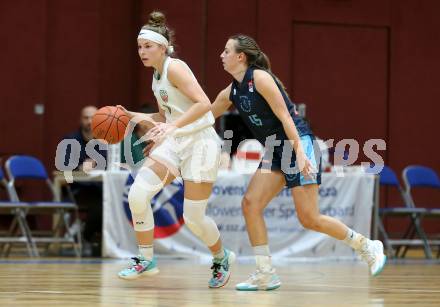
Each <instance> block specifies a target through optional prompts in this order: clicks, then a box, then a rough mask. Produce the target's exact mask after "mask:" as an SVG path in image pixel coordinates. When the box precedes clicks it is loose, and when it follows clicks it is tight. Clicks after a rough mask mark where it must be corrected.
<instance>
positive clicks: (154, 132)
mask: <svg viewBox="0 0 440 307" xmlns="http://www.w3.org/2000/svg"><path fill="white" fill-rule="evenodd" d="M176 129H177V127H176V126H175V125H174V124H171V123H157V125H156V126H155V127H154V128H151V129H150V130H149V131H148V133H147V136H148V139H150V140H151V141H153V142H154V143H156V144H158V143H160V142H162V141H163V140H164V139H165V138H166V137H167V136H169V135H172V134H173V132H174V131H175V130H176Z"/></svg>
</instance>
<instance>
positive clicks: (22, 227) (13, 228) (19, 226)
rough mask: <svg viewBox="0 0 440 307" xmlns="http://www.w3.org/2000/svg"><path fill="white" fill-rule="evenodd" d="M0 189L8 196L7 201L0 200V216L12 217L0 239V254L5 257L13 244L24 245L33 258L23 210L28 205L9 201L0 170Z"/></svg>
mask: <svg viewBox="0 0 440 307" xmlns="http://www.w3.org/2000/svg"><path fill="white" fill-rule="evenodd" d="M0 187H3V188H4V189H5V190H6V193H7V196H8V199H7V200H0V214H2V215H8V216H12V220H11V222H10V224H9V227H8V230H7V232H6V234H5V235H4V236H1V237H0V244H4V245H3V246H2V249H1V250H0V254H1V255H3V256H7V255H8V254H9V252H10V250H11V248H12V245H13V244H16V243H21V244H23V243H24V244H25V245H26V248H27V251H28V254H29V256H33V255H34V253H33V242H32V240H31V237H30V235H29V234H30V231H29V226H28V224H27V222H26V217H25V210H26V209H27V208H28V207H29V204H27V203H23V202H17V201H12V200H11V193H10V190H9V187H8V184H7V181H6V179H5V176H4V173H3V170H2V169H1V168H0Z"/></svg>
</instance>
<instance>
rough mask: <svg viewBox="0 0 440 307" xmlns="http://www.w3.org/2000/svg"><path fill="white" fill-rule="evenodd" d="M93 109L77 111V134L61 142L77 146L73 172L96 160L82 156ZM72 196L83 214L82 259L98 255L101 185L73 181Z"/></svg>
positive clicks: (85, 108) (103, 154) (104, 152)
mask: <svg viewBox="0 0 440 307" xmlns="http://www.w3.org/2000/svg"><path fill="white" fill-rule="evenodd" d="M96 111H97V108H96V107H95V106H86V107H84V108H83V109H82V110H81V116H80V127H79V129H78V130H77V131H75V132H73V133H71V134H68V135H67V136H65V137H64V139H74V140H76V141H78V142H79V144H80V145H81V151H80V156H79V162H78V166H77V168H76V169H75V170H76V171H83V170H86V169H90V168H92V167H95V166H96V161H95V160H93V159H92V158H91V157H89V156H88V154H87V153H86V145H87V143H88V142H89V141H90V140H91V139H93V136H92V117H93V115H94V114H95V113H96ZM94 148H95V150H96V151H97V152H98V153H99V154H100V155H102V156H103V157H104V158H106V157H107V151H106V150H100V149H99V147H98V145H95V147H94ZM71 153H72V148H71V147H70V146H68V147H67V150H66V155H65V162H64V163H65V165H69V159H71V158H72V157H71ZM70 189H71V191H72V194H73V197H74V198H75V201H76V203H77V204H78V206H79V207H80V209H81V210H84V211H87V218H86V220H85V225H84V232H83V239H84V248H83V250H84V256H99V255H100V250H101V248H100V247H101V232H102V183H100V182H74V183H72V184H71V185H70Z"/></svg>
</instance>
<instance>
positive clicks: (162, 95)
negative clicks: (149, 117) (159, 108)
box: [159, 90, 168, 103]
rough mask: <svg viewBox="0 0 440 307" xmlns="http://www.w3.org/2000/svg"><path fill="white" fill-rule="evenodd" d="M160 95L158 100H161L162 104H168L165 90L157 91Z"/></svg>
mask: <svg viewBox="0 0 440 307" xmlns="http://www.w3.org/2000/svg"><path fill="white" fill-rule="evenodd" d="M159 94H160V98H162V100H163V102H165V103H167V102H168V93H167V91H166V90H160V91H159Z"/></svg>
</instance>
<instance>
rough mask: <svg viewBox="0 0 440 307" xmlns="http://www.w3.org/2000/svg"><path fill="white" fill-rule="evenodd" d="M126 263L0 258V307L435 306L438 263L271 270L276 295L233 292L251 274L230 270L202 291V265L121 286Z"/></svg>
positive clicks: (171, 267) (185, 264) (168, 264)
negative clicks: (370, 269)
mask: <svg viewBox="0 0 440 307" xmlns="http://www.w3.org/2000/svg"><path fill="white" fill-rule="evenodd" d="M125 263H126V262H125V261H119V260H100V259H82V260H77V259H66V258H62V259H56V258H46V259H40V260H32V259H26V258H24V259H23V258H21V259H10V258H8V259H0V306H173V307H177V306H405V305H408V306H409V305H411V306H440V264H438V263H437V264H433V263H431V264H429V263H422V262H417V263H409V264H408V263H406V264H404V263H390V264H388V265H387V266H386V267H385V270H384V271H383V272H382V274H381V275H380V276H379V277H375V278H372V277H369V276H368V273H367V267H366V266H365V265H363V264H361V263H357V262H345V263H344V262H326V263H322V262H318V263H309V262H307V263H295V262H294V263H289V264H284V265H278V266H277V270H278V273H279V275H280V277H281V280H282V282H283V285H282V286H281V288H279V289H278V290H275V291H268V292H265V291H259V292H238V291H236V290H234V285H235V283H237V282H240V281H242V280H244V279H246V278H247V276H248V274H250V273H251V271H252V270H253V266H252V265H249V264H238V265H235V266H234V271H233V275H232V277H231V280H230V282H229V284H227V285H226V287H224V288H221V289H209V288H208V287H207V280H208V278H209V272H210V271H209V264H200V263H199V262H195V261H188V260H177V259H175V260H173V259H167V260H162V259H159V261H158V263H159V268H160V270H161V272H160V274H158V275H156V276H154V277H144V278H141V279H138V280H133V281H126V280H121V279H118V278H117V277H116V274H117V272H118V270H119V269H121V268H122V267H123V266H124V265H125Z"/></svg>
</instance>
